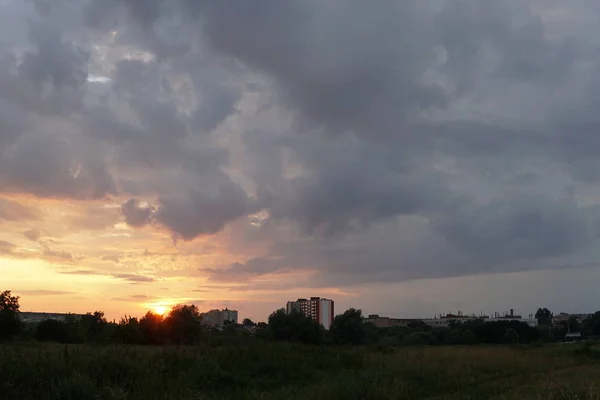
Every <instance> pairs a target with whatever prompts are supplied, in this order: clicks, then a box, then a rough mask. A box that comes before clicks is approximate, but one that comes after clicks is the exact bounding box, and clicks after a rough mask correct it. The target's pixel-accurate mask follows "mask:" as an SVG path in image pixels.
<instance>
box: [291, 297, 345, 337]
mask: <svg viewBox="0 0 600 400" xmlns="http://www.w3.org/2000/svg"><path fill="white" fill-rule="evenodd" d="M292 310H297V311H300V312H301V313H302V314H304V315H306V316H308V317H310V318H312V319H314V320H315V321H317V322H318V323H320V324H321V325H323V327H324V328H325V329H329V327H330V326H331V323H332V322H333V317H334V313H333V300H331V299H324V298H320V297H311V298H310V299H298V300H296V301H288V302H287V305H286V308H285V311H286V312H287V313H288V314H289V313H291V312H292Z"/></svg>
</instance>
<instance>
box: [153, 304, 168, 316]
mask: <svg viewBox="0 0 600 400" xmlns="http://www.w3.org/2000/svg"><path fill="white" fill-rule="evenodd" d="M154 312H155V313H156V314H158V315H164V314H165V313H166V312H167V307H165V306H154Z"/></svg>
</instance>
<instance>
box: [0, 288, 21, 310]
mask: <svg viewBox="0 0 600 400" xmlns="http://www.w3.org/2000/svg"><path fill="white" fill-rule="evenodd" d="M0 312H3V313H4V312H8V313H18V312H19V296H13V295H12V294H11V291H10V290H5V291H4V292H2V293H0Z"/></svg>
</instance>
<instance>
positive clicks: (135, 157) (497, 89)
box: [0, 0, 600, 285]
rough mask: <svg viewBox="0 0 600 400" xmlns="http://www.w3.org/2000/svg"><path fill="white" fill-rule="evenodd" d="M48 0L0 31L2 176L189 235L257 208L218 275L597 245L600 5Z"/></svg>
mask: <svg viewBox="0 0 600 400" xmlns="http://www.w3.org/2000/svg"><path fill="white" fill-rule="evenodd" d="M35 3H36V7H37V12H38V13H40V15H42V16H44V18H39V16H38V17H35V18H33V19H31V21H32V22H31V23H30V24H29V25H28V26H29V36H27V37H23V38H22V39H21V40H22V42H23V43H21V42H19V44H18V46H17V45H15V46H12V47H11V46H8V47H7V46H2V47H0V66H1V67H2V68H1V69H0V71H1V72H0V186H1V187H2V191H4V192H14V193H23V192H26V193H30V194H34V195H36V196H39V197H61V198H77V199H91V198H93V199H98V198H106V197H107V196H119V198H120V199H123V201H124V199H129V200H127V201H126V202H125V203H124V204H123V205H122V207H121V213H122V215H123V217H124V219H125V221H126V222H127V223H128V224H129V225H131V226H136V227H145V229H153V228H155V227H157V226H158V227H160V228H163V229H168V230H169V231H170V232H171V233H172V234H173V237H174V238H177V239H183V240H189V241H191V240H193V239H195V238H197V237H198V236H203V235H214V234H217V233H219V232H222V231H223V230H227V228H228V227H230V228H231V229H232V230H234V229H236V228H237V227H239V226H242V222H241V221H242V217H244V216H246V215H248V214H252V213H254V212H258V211H261V210H264V211H265V213H266V215H267V217H265V219H264V221H261V222H260V223H258V224H256V225H260V226H257V227H253V228H247V227H244V228H241V229H244V231H243V232H232V233H230V232H227V234H231V235H232V237H234V239H235V240H245V241H244V243H242V244H241V245H240V244H239V243H233V244H232V245H231V246H232V247H236V248H244V249H245V250H248V253H250V254H248V255H247V256H245V257H243V259H240V262H238V263H234V264H233V265H229V266H225V267H223V268H211V269H206V268H205V269H203V270H202V271H203V272H204V273H206V274H208V275H209V277H210V278H211V279H213V280H225V281H227V280H231V281H235V280H236V279H239V280H250V281H251V280H252V279H254V278H255V277H258V276H264V275H270V274H277V273H280V272H290V271H295V270H310V271H316V272H317V276H318V279H319V283H315V281H313V282H312V284H313V285H317V284H319V285H327V284H329V285H343V284H348V285H350V284H356V283H358V282H392V281H399V280H406V279H418V278H433V277H448V276H456V275H465V274H476V273H483V272H494V273H495V272H505V271H516V270H522V269H536V268H539V269H544V268H546V269H549V268H559V267H560V266H564V265H569V264H572V265H583V264H586V263H587V262H588V261H589V259H592V258H593V248H594V247H595V245H597V240H598V231H597V227H598V217H599V216H598V213H597V206H596V204H597V202H598V201H597V193H595V192H594V191H595V190H597V189H598V188H597V182H598V178H599V177H600V162H598V160H597V156H596V154H597V150H598V144H599V142H598V139H597V138H596V136H597V135H596V131H597V129H596V128H597V127H598V126H600V120H599V119H598V116H597V112H596V110H595V109H596V108H597V107H596V106H597V105H598V95H597V93H598V82H600V75H599V74H598V71H600V68H599V67H598V66H599V65H600V64H599V61H600V60H599V59H598V56H597V46H598V43H594V41H593V39H591V38H592V37H595V35H594V33H595V30H591V29H596V28H595V27H593V26H592V24H590V23H589V15H598V12H599V11H600V8H599V7H598V6H596V5H595V4H592V3H590V2H583V1H575V2H572V3H571V2H570V3H569V5H565V4H558V3H550V2H547V4H545V5H544V6H542V8H543V7H548V8H552V7H554V8H555V7H559V6H560V7H571V11H572V13H573V15H575V17H574V18H575V19H574V20H571V21H568V20H567V21H566V22H556V21H555V22H551V21H548V19H547V18H548V17H547V16H546V15H545V14H544V13H543V12H542V13H541V16H540V15H539V14H538V12H540V11H536V7H537V8H539V7H540V6H539V4H538V3H539V2H536V4H535V6H536V7H532V6H531V5H532V3H531V2H527V1H521V0H507V1H502V2H484V1H480V2H472V1H454V0H435V1H431V2H423V1H416V0H414V1H413V0H409V1H394V0H383V1H380V2H377V4H371V3H368V4H367V3H366V2H364V1H360V0H350V1H340V0H327V1H319V2H301V1H287V2H281V1H276V0H265V1H260V2H258V1H254V2H253V1H249V2H235V3H233V2H214V1H202V0H193V1H192V0H176V1H170V2H167V1H164V0H152V1H144V2H140V1H133V0H110V1H104V0H103V1H100V0H91V1H89V2H87V3H86V4H85V5H83V6H81V5H72V4H71V5H67V2H49V1H41V0H40V1H36V2H35ZM14 7H15V11H14V12H15V15H18V16H20V18H21V19H23V20H25V19H26V18H24V17H23V15H28V14H27V12H32V11H26V10H25V9H24V8H23V7H22V6H17V5H15V6H14ZM61 11H64V12H65V13H66V14H65V15H68V16H69V18H66V17H65V16H64V15H61ZM542 11H543V10H542ZM66 19H68V20H69V21H66ZM62 22H64V25H63V24H61V23H62ZM7 23H8V22H7ZM83 23H85V24H86V25H85V26H84V25H82V24H83ZM60 26H64V31H61V30H59V29H57V27H60ZM0 29H3V28H0ZM13 29H14V30H15V32H16V30H17V28H16V27H14V28H13ZM82 32H85V35H83V34H82ZM113 32H114V33H113ZM22 34H23V33H21V35H22ZM25 44H26V45H25ZM98 49H101V50H98ZM91 71H102V73H103V74H106V76H109V77H110V78H111V80H110V82H109V83H106V84H103V85H96V86H91V85H89V84H88V83H87V82H86V78H87V76H88V73H90V72H91ZM94 73H96V72H94ZM142 200H143V201H144V202H147V203H148V204H152V206H147V207H146V206H142V204H143V203H142ZM1 215H2V206H1V204H0V216H1ZM236 235H237V236H236ZM249 238H251V240H250V239H249ZM258 248H260V250H261V251H262V254H257V253H258V252H259V250H255V249H258ZM115 277H117V278H120V279H125V280H130V281H136V279H142V281H145V280H143V279H150V280H151V279H152V278H148V277H138V276H137V275H126V274H124V275H120V276H119V275H115ZM315 279H317V278H315ZM303 284H306V285H310V284H311V283H310V282H305V283H303Z"/></svg>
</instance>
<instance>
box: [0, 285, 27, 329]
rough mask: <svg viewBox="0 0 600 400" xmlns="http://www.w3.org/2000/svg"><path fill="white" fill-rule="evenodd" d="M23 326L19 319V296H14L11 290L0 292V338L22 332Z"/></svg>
mask: <svg viewBox="0 0 600 400" xmlns="http://www.w3.org/2000/svg"><path fill="white" fill-rule="evenodd" d="M22 328H23V325H22V323H21V320H20V319H19V296H12V294H11V292H10V291H9V290H6V291H4V292H2V293H0V340H5V339H9V338H11V337H13V336H14V335H16V334H18V333H19V332H21V330H22Z"/></svg>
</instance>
